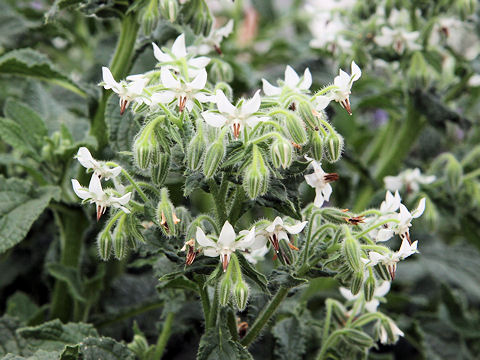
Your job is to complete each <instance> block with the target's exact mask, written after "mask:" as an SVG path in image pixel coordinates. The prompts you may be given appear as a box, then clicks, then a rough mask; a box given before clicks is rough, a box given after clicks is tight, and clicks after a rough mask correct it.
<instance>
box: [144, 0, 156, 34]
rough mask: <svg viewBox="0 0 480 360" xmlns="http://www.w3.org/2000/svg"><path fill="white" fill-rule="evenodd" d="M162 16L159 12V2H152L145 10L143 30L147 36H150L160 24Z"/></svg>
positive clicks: (154, 0) (151, 0) (152, 0)
mask: <svg viewBox="0 0 480 360" xmlns="http://www.w3.org/2000/svg"><path fill="white" fill-rule="evenodd" d="M159 17H160V14H159V12H158V0H150V1H149V2H148V5H147V6H146V7H145V8H144V10H143V15H142V20H141V23H142V30H143V33H144V34H145V35H150V34H151V33H152V31H153V30H155V27H156V26H157V23H158V18H159Z"/></svg>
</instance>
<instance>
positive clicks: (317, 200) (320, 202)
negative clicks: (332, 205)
mask: <svg viewBox="0 0 480 360" xmlns="http://www.w3.org/2000/svg"><path fill="white" fill-rule="evenodd" d="M315 191H316V193H315V200H314V201H313V205H315V206H316V207H321V206H322V205H323V203H324V202H325V200H324V198H323V193H322V191H321V190H320V189H319V188H315Z"/></svg>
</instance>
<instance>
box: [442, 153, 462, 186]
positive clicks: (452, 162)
mask: <svg viewBox="0 0 480 360" xmlns="http://www.w3.org/2000/svg"><path fill="white" fill-rule="evenodd" d="M445 175H446V177H447V186H448V189H449V190H450V191H451V192H452V193H455V192H457V191H458V189H459V188H460V186H461V185H462V178H463V168H462V165H461V164H460V163H459V162H458V160H457V159H456V158H455V157H454V156H453V155H452V156H450V157H449V158H448V162H447V166H446V167H445Z"/></svg>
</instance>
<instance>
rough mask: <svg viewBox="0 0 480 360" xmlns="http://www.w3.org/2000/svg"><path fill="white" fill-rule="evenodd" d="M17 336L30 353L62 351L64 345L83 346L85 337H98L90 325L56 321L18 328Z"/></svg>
mask: <svg viewBox="0 0 480 360" xmlns="http://www.w3.org/2000/svg"><path fill="white" fill-rule="evenodd" d="M17 334H18V335H20V336H22V337H23V338H24V339H25V341H26V342H27V344H26V349H28V350H29V351H32V352H34V351H37V350H39V349H42V350H46V351H63V349H64V348H65V345H75V344H78V343H80V342H82V344H83V341H84V339H85V338H86V337H91V336H98V333H97V330H95V328H94V327H93V326H92V325H90V324H83V323H68V324H62V322H61V321H60V320H58V319H56V320H52V321H49V322H46V323H43V324H41V325H39V326H34V327H33V326H32V327H24V328H20V329H18V330H17ZM82 346H83V345H82ZM98 358H101V357H98Z"/></svg>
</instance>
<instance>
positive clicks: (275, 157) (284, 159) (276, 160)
mask: <svg viewBox="0 0 480 360" xmlns="http://www.w3.org/2000/svg"><path fill="white" fill-rule="evenodd" d="M292 153H293V146H292V144H291V143H290V141H288V140H287V139H284V138H281V139H277V140H275V141H274V142H273V144H272V147H271V148H270V155H271V156H272V163H273V166H275V167H276V168H279V167H280V166H281V167H282V168H284V169H286V168H288V167H289V166H290V164H291V163H292Z"/></svg>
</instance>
